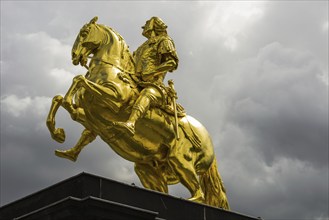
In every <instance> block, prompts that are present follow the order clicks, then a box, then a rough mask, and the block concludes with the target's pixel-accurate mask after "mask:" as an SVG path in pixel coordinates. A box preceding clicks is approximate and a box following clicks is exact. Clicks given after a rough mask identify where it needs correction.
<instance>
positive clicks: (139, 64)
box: [134, 37, 164, 75]
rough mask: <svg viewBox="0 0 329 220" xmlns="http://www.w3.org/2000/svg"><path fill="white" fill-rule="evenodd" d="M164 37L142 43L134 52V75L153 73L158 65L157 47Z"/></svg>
mask: <svg viewBox="0 0 329 220" xmlns="http://www.w3.org/2000/svg"><path fill="white" fill-rule="evenodd" d="M163 39H164V37H154V38H151V39H149V40H147V41H146V42H145V43H143V44H142V45H141V46H140V47H139V48H138V49H137V50H136V52H135V56H134V59H135V64H136V73H137V74H138V75H142V74H143V73H149V72H153V71H154V70H155V69H156V67H157V66H158V65H159V64H160V63H159V56H158V45H159V43H160V42H161V41H162V40H163Z"/></svg>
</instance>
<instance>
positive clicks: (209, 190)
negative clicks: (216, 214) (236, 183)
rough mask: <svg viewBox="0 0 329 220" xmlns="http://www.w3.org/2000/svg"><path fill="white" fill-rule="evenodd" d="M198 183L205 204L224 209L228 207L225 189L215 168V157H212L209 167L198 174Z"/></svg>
mask: <svg viewBox="0 0 329 220" xmlns="http://www.w3.org/2000/svg"><path fill="white" fill-rule="evenodd" d="M200 183H201V188H202V191H203V193H204V196H205V202H206V204H208V205H211V206H215V207H219V208H223V209H226V210H229V209H230V206H229V204H228V200H227V197H226V190H225V188H224V184H223V181H222V178H221V177H220V174H219V172H218V170H217V161H216V158H214V160H213V162H212V164H211V166H210V167H209V169H208V170H207V171H206V172H205V173H204V174H202V175H201V176H200Z"/></svg>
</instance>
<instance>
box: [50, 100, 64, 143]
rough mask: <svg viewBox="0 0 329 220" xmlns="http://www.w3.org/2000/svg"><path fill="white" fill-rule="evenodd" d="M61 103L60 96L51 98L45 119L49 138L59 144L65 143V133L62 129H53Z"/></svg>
mask: <svg viewBox="0 0 329 220" xmlns="http://www.w3.org/2000/svg"><path fill="white" fill-rule="evenodd" d="M62 101H63V97H62V96H60V95H57V96H55V97H54V98H53V100H52V102H51V106H50V110H49V114H48V117H47V127H48V130H49V131H50V134H51V137H52V138H53V139H54V140H56V141H57V142H59V143H63V142H64V141H65V132H64V129H63V128H55V125H56V123H55V115H56V112H57V110H58V108H59V107H60V106H61V105H62Z"/></svg>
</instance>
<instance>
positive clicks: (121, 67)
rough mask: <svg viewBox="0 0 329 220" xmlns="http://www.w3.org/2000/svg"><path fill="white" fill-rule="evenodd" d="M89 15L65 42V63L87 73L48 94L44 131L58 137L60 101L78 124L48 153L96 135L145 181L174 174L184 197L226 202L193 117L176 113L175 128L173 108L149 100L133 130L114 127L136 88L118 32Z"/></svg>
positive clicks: (206, 139) (162, 180)
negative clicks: (74, 136)
mask: <svg viewBox="0 0 329 220" xmlns="http://www.w3.org/2000/svg"><path fill="white" fill-rule="evenodd" d="M96 22H97V17H95V18H93V19H92V20H91V21H90V22H89V23H87V24H85V25H84V26H83V27H82V28H81V30H80V32H79V34H78V36H77V38H76V40H75V43H74V46H73V48H72V62H73V64H74V65H78V64H81V65H83V66H86V67H87V68H88V72H87V74H86V75H85V76H82V75H78V76H76V77H74V79H73V83H72V85H71V87H70V88H69V90H68V92H67V93H66V95H65V96H64V97H62V96H60V95H57V96H55V97H54V98H53V100H52V105H51V108H50V111H49V115H48V118H47V127H48V129H49V131H50V133H51V136H52V138H53V139H55V140H56V141H58V142H60V143H62V142H64V140H65V132H64V129H62V128H56V127H55V115H56V112H57V110H58V108H59V107H60V106H62V107H63V108H65V109H66V110H67V111H68V112H69V114H70V115H71V117H72V119H73V120H75V121H77V122H79V123H80V124H82V125H83V126H84V127H85V130H84V131H83V132H82V135H81V137H80V139H79V141H78V142H77V144H76V145H75V146H74V147H73V148H71V149H68V150H56V151H55V153H56V155H57V156H59V157H63V158H67V159H70V160H72V161H75V160H76V159H77V157H78V155H79V153H80V151H81V150H82V148H83V147H84V146H86V145H87V144H89V143H90V142H92V141H93V140H94V139H95V138H96V136H99V137H100V138H101V139H102V140H103V141H105V142H106V143H107V144H108V145H109V146H110V147H111V148H112V149H113V150H114V151H115V152H116V153H117V154H119V155H120V156H121V157H123V158H124V159H126V160H129V161H131V162H134V163H135V172H136V174H137V175H138V177H139V179H140V181H141V183H142V184H143V186H144V187H145V188H148V189H152V190H156V191H160V192H164V193H168V185H170V184H177V183H179V182H180V183H182V184H183V185H184V186H185V187H186V188H187V189H188V190H189V192H190V193H191V198H190V199H189V200H191V201H196V202H201V203H205V204H208V205H211V206H216V207H221V208H223V209H229V204H228V201H227V197H226V192H225V188H224V185H223V182H222V180H221V177H220V175H219V173H218V170H217V163H216V158H215V156H214V147H213V144H212V140H211V138H210V136H209V133H208V131H207V130H206V129H205V127H204V126H203V125H202V124H201V123H199V122H198V121H197V120H196V119H194V118H193V117H191V116H188V115H185V116H181V117H178V122H177V124H178V126H177V127H178V129H177V127H176V126H175V117H174V116H173V115H171V114H169V113H167V112H166V111H164V110H162V109H160V108H155V107H154V108H150V109H149V110H148V112H147V113H146V115H145V116H144V117H143V118H141V119H139V120H138V121H137V122H136V127H135V128H136V131H135V134H134V135H133V136H132V135H129V134H126V133H124V132H122V131H121V130H120V129H117V128H116V123H115V122H120V121H121V122H122V121H126V120H127V119H128V117H129V115H130V112H131V108H132V105H133V103H134V101H135V100H136V98H137V96H138V94H139V92H140V91H141V88H140V87H139V86H138V83H136V80H135V77H136V76H135V75H134V61H133V59H132V56H131V53H130V52H129V49H128V46H127V44H126V43H125V41H124V39H123V38H122V37H121V36H120V35H119V34H118V33H117V32H115V31H114V30H113V29H112V28H110V27H107V26H105V25H101V24H97V23H96ZM90 55H93V56H92V58H91V60H90V62H89V65H88V66H87V59H88V57H89V56H90ZM175 128H176V129H175ZM175 130H176V132H177V134H176V132H175ZM178 136H179V138H177V137H178Z"/></svg>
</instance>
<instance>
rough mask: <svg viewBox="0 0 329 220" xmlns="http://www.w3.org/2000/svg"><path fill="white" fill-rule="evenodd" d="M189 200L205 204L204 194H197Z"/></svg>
mask: <svg viewBox="0 0 329 220" xmlns="http://www.w3.org/2000/svg"><path fill="white" fill-rule="evenodd" d="M188 200H189V201H192V202H198V203H205V199H204V196H203V193H197V194H196V195H195V196H193V197H191V198H189V199H188Z"/></svg>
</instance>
